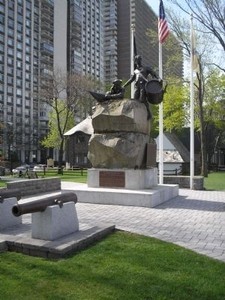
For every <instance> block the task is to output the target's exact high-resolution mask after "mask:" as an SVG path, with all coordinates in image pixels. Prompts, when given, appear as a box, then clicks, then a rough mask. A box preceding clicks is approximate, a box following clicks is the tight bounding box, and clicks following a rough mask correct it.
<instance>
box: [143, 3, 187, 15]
mask: <svg viewBox="0 0 225 300" xmlns="http://www.w3.org/2000/svg"><path fill="white" fill-rule="evenodd" d="M145 1H146V2H147V3H148V5H149V6H150V7H151V8H152V9H153V11H154V12H155V14H156V15H157V16H158V14H159V0H145ZM183 2H184V0H180V1H179V3H180V4H181V3H183ZM163 4H164V7H165V10H166V7H170V8H172V7H173V8H174V9H177V10H178V8H177V7H176V5H173V4H172V3H171V2H170V1H169V0H163ZM179 11H180V10H179Z"/></svg>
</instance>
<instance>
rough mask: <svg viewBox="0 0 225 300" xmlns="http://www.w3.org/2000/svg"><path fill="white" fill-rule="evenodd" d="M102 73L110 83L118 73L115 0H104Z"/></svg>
mask: <svg viewBox="0 0 225 300" xmlns="http://www.w3.org/2000/svg"><path fill="white" fill-rule="evenodd" d="M103 12H104V58H105V59H104V62H105V64H104V74H105V82H106V83H112V82H113V80H114V79H115V78H117V75H118V54H117V31H118V26H117V0H105V1H104V10H103Z"/></svg>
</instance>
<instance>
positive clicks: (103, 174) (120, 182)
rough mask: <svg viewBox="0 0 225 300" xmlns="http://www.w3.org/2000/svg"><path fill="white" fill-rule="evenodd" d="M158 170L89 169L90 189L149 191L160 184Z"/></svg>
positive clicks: (88, 181) (88, 180) (88, 182)
mask: <svg viewBox="0 0 225 300" xmlns="http://www.w3.org/2000/svg"><path fill="white" fill-rule="evenodd" d="M157 173H158V170H157V168H151V169H145V170H140V169H137V170H133V169H94V168H93V169H89V170H88V179H87V184H88V187H105V188H124V189H132V190H141V189H149V188H152V187H154V186H156V185H157V184H158V175H157Z"/></svg>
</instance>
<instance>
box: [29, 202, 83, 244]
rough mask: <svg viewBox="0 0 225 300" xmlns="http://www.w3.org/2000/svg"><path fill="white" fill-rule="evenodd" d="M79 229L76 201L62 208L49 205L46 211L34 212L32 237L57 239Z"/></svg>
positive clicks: (65, 204)
mask: <svg viewBox="0 0 225 300" xmlns="http://www.w3.org/2000/svg"><path fill="white" fill-rule="evenodd" d="M78 230H79V222H78V217H77V212H76V207H75V204H74V202H67V203H64V204H63V207H62V208H60V207H59V206H58V205H53V206H49V207H47V208H46V210H45V211H44V212H37V213H33V214H32V238H36V239H42V240H49V241H52V240H56V239H59V238H60V237H63V236H65V235H68V234H70V233H73V232H76V231H78Z"/></svg>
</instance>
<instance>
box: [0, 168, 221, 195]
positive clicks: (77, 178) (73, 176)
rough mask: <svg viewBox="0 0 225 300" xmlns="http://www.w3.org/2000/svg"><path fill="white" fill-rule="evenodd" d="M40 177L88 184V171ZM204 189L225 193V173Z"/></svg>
mask: <svg viewBox="0 0 225 300" xmlns="http://www.w3.org/2000/svg"><path fill="white" fill-rule="evenodd" d="M38 176H39V177H52V176H54V177H55V176H56V177H58V176H59V177H61V180H62V181H71V182H79V183H86V182H87V170H83V173H81V171H79V170H76V171H72V170H69V171H64V172H63V175H59V174H58V173H57V170H56V169H54V170H48V171H47V172H46V174H44V173H43V172H39V173H38ZM5 186H6V182H5V180H4V177H2V179H0V187H5ZM204 187H205V189H206V190H214V191H225V172H214V173H209V175H208V177H206V178H204Z"/></svg>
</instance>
